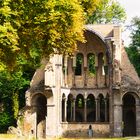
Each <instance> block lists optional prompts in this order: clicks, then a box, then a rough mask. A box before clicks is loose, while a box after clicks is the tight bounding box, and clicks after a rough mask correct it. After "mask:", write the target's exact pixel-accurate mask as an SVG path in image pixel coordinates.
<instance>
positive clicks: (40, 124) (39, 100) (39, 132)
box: [33, 94, 47, 137]
mask: <svg viewBox="0 0 140 140" xmlns="http://www.w3.org/2000/svg"><path fill="white" fill-rule="evenodd" d="M46 105H47V98H46V97H45V96H44V95H43V94H37V95H36V96H35V97H34V99H33V106H34V108H35V110H36V117H37V122H36V137H45V133H46V116H47V106H46Z"/></svg>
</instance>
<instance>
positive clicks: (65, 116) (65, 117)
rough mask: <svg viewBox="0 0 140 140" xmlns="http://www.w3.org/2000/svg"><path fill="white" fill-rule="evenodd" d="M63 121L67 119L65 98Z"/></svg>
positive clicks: (65, 101)
mask: <svg viewBox="0 0 140 140" xmlns="http://www.w3.org/2000/svg"><path fill="white" fill-rule="evenodd" d="M64 106H65V107H64V122H66V121H67V100H66V98H65V100H64Z"/></svg>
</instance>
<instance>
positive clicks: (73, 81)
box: [72, 67, 76, 87]
mask: <svg viewBox="0 0 140 140" xmlns="http://www.w3.org/2000/svg"><path fill="white" fill-rule="evenodd" d="M72 70H73V76H72V85H73V86H74V87H75V86H76V84H75V67H73V68H72Z"/></svg>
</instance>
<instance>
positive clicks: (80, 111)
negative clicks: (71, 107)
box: [75, 94, 84, 122]
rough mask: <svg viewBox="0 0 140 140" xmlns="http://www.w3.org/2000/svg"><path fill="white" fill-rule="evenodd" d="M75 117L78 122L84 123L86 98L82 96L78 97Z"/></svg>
mask: <svg viewBox="0 0 140 140" xmlns="http://www.w3.org/2000/svg"><path fill="white" fill-rule="evenodd" d="M75 113H76V114H75V115H76V118H75V119H76V122H83V121H84V96H83V95H82V94H78V95H77V96H76V106H75Z"/></svg>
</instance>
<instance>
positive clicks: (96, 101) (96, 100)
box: [95, 99, 99, 122]
mask: <svg viewBox="0 0 140 140" xmlns="http://www.w3.org/2000/svg"><path fill="white" fill-rule="evenodd" d="M95 104H96V119H95V120H96V122H97V121H98V120H99V119H98V99H95Z"/></svg>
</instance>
